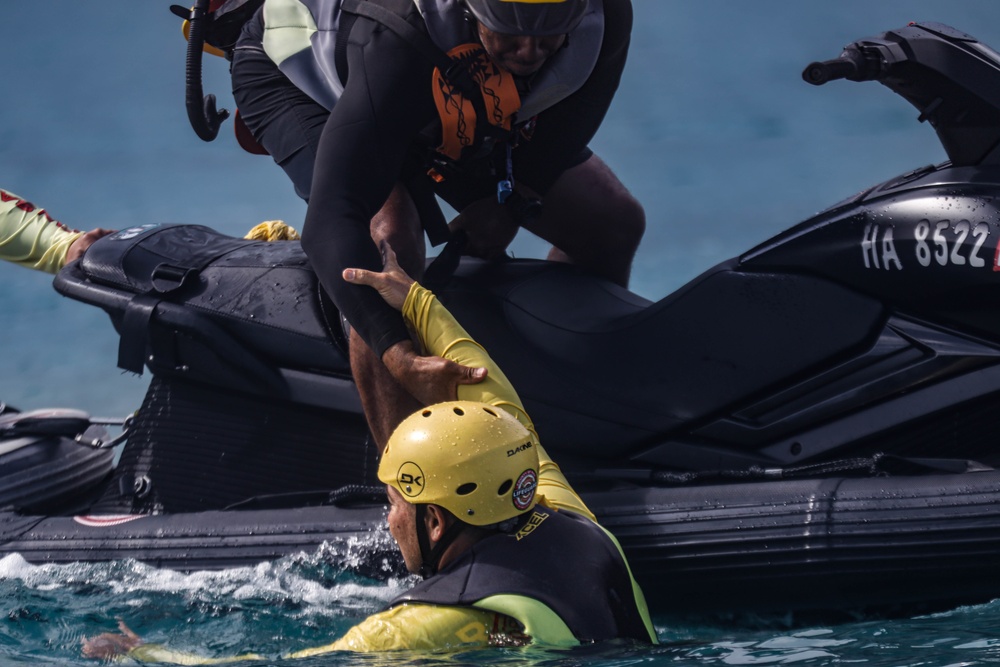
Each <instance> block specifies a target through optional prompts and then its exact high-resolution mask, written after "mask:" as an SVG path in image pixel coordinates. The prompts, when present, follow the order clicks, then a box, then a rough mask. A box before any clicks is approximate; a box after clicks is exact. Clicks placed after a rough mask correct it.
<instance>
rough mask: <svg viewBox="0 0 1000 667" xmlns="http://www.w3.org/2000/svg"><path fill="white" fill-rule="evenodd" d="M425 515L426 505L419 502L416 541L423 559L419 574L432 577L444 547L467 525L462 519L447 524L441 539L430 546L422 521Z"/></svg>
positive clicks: (425, 525) (449, 544)
mask: <svg viewBox="0 0 1000 667" xmlns="http://www.w3.org/2000/svg"><path fill="white" fill-rule="evenodd" d="M426 516H427V505H424V504H423V503H420V504H418V505H417V516H416V522H417V526H416V528H417V543H418V544H419V545H420V559H421V560H422V561H423V562H422V563H421V564H420V576H421V577H422V578H423V579H427V578H428V577H432V576H434V575H435V574H437V571H438V562H439V561H440V560H441V555H442V554H444V551H445V549H447V548H448V547H450V546H451V543H452V542H454V541H455V540H456V539H457V538H458V536H459V535H461V534H462V533H463V532H464V531H465V529H466V528H468V527H469V525H468V524H467V523H465V522H463V521H458V520H456V521H455V523H453V524H451V525H450V526H448V529H447V530H445V531H444V534H443V535H442V536H441V539H440V540H438V542H437V544H435V545H434V548H433V549H432V548H431V541H430V536H429V535H428V534H427V524H426V523H425V522H424V517H426Z"/></svg>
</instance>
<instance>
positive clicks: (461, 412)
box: [452, 407, 465, 417]
mask: <svg viewBox="0 0 1000 667" xmlns="http://www.w3.org/2000/svg"><path fill="white" fill-rule="evenodd" d="M452 410H454V411H455V414H456V415H458V416H459V417H461V416H463V415H464V414H465V411H464V410H462V408H459V407H454V408H452Z"/></svg>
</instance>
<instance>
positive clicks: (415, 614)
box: [288, 604, 507, 658]
mask: <svg viewBox="0 0 1000 667" xmlns="http://www.w3.org/2000/svg"><path fill="white" fill-rule="evenodd" d="M506 622H507V617H505V616H504V615H503V614H498V613H496V612H492V611H486V610H483V609H476V608H473V607H438V606H432V605H423V604H403V605H398V606H395V607H393V608H391V609H387V610H385V611H383V612H380V613H378V614H373V615H372V616H369V617H368V618H367V619H365V620H364V621H362V622H361V623H358V624H357V625H355V626H354V627H353V628H351V629H350V630H348V631H347V634H346V635H344V636H343V637H341V638H340V639H338V640H337V641H335V642H333V643H332V644H328V645H326V646H319V647H316V648H309V649H305V650H302V651H297V652H295V653H292V654H291V655H289V656H288V657H289V658H308V657H310V656H314V655H322V654H323V653H330V652H332V651H356V652H376V651H399V650H418V651H429V650H435V649H448V648H457V647H459V646H461V647H486V646H491V645H495V644H496V643H497V639H496V628H498V627H502V626H503V624H504V623H506Z"/></svg>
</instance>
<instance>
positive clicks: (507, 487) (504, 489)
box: [497, 479, 514, 496]
mask: <svg viewBox="0 0 1000 667" xmlns="http://www.w3.org/2000/svg"><path fill="white" fill-rule="evenodd" d="M512 486H514V480H511V479H508V480H507V481H505V482H504V483H503V484H501V485H500V488H499V489H497V495H498V496H502V495H504V494H505V493H507V492H508V491H510V487H512Z"/></svg>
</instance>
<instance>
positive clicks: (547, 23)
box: [465, 0, 587, 37]
mask: <svg viewBox="0 0 1000 667" xmlns="http://www.w3.org/2000/svg"><path fill="white" fill-rule="evenodd" d="M465 4H466V5H467V6H468V8H469V11H471V12H472V15H473V16H475V17H476V20H478V21H479V22H480V23H482V24H483V25H484V26H486V27H487V28H489V29H490V30H492V31H493V32H499V33H503V34H505V35H529V36H532V37H546V36H549V35H564V34H566V33H568V32H570V31H572V30H573V28H575V27H576V26H577V24H579V23H580V19H582V18H583V15H584V14H585V13H586V11H587V0H465Z"/></svg>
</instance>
